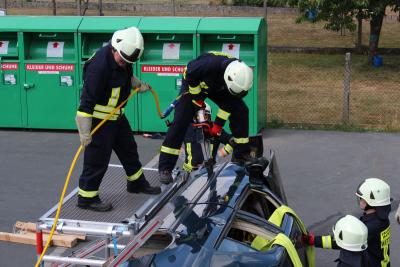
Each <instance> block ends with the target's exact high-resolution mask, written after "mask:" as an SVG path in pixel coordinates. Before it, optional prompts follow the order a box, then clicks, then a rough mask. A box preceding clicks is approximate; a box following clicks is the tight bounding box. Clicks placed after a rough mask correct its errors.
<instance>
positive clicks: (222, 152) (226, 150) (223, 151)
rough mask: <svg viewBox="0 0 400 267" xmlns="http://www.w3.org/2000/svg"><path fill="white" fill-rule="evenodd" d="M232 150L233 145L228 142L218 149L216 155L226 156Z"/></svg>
mask: <svg viewBox="0 0 400 267" xmlns="http://www.w3.org/2000/svg"><path fill="white" fill-rule="evenodd" d="M232 152H233V147H232V146H231V145H230V144H226V145H225V146H223V147H221V148H220V149H218V152H217V153H218V156H219V157H221V158H225V157H227V156H228V155H229V154H231V153H232Z"/></svg>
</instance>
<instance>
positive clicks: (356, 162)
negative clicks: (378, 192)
mask: <svg viewBox="0 0 400 267" xmlns="http://www.w3.org/2000/svg"><path fill="white" fill-rule="evenodd" d="M136 140H137V142H138V145H139V153H140V156H141V159H142V162H143V164H146V163H147V162H149V161H150V160H151V159H152V158H153V157H154V156H155V155H156V154H157V150H158V149H159V146H160V143H161V141H160V140H151V139H145V138H142V137H141V136H137V137H136ZM264 144H265V146H266V147H268V148H271V149H274V150H275V151H276V155H277V159H278V164H279V167H280V171H281V175H282V178H283V183H284V186H285V190H286V194H287V196H288V199H289V204H290V206H291V207H293V208H294V209H295V210H296V211H297V212H298V213H299V215H300V216H301V217H302V218H303V220H304V221H305V223H306V225H307V226H308V227H310V228H311V229H312V230H313V231H314V232H316V233H317V234H323V233H329V232H330V230H331V227H332V225H333V224H334V222H335V221H336V220H337V218H338V217H340V216H342V215H344V214H349V213H351V214H355V215H359V214H360V213H361V212H360V210H359V209H358V208H357V205H356V198H355V196H354V190H355V188H356V187H357V186H358V184H359V183H360V182H361V181H362V178H366V177H384V178H385V179H386V180H387V182H388V183H389V184H390V185H391V186H392V197H393V198H394V199H395V206H396V207H397V203H398V199H399V198H400V182H399V178H398V177H399V172H400V171H399V168H400V164H399V155H400V136H399V135H397V134H382V133H342V132H328V131H296V130H270V131H267V132H266V133H265V140H264ZM77 147H78V137H77V134H76V133H71V132H38V131H33V132H30V131H8V130H1V131H0V183H1V186H0V212H1V214H2V215H1V216H0V231H7V232H10V231H12V225H13V224H14V223H15V221H16V220H25V221H35V220H36V219H37V218H38V217H39V216H41V215H42V214H43V213H44V212H45V211H47V210H48V209H49V208H50V207H52V206H53V205H54V204H55V203H56V202H57V201H58V197H59V194H60V192H61V189H62V185H63V183H64V179H65V175H66V173H67V171H68V167H69V165H70V162H71V160H72V156H73V155H74V153H75V151H76V149H77ZM111 163H114V164H119V162H118V159H116V158H115V157H113V158H112V160H111ZM81 165H82V162H81V161H79V162H78V164H77V169H76V171H75V173H74V178H73V179H72V180H71V185H70V188H69V190H71V189H73V188H74V187H76V185H77V176H78V175H79V173H80V170H81ZM391 220H392V222H393V224H392V245H391V260H392V266H400V255H399V253H398V252H399V250H400V226H399V225H397V224H395V223H394V219H393V214H391ZM316 252H317V266H323V267H324V266H335V264H334V263H333V260H334V259H335V258H336V255H337V252H335V251H329V250H321V249H318V250H317V251H316ZM35 257H36V256H35V249H34V247H33V246H29V245H19V244H12V243H5V242H0V266H32V264H33V263H34V261H35Z"/></svg>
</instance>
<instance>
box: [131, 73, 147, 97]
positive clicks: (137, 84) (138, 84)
mask: <svg viewBox="0 0 400 267" xmlns="http://www.w3.org/2000/svg"><path fill="white" fill-rule="evenodd" d="M131 83H132V88H133V89H136V88H139V93H144V92H146V91H149V90H150V89H151V87H150V85H149V84H148V83H146V82H143V81H141V80H139V79H138V78H136V77H135V76H132V79H131Z"/></svg>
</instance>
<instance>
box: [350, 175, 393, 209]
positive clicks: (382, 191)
mask: <svg viewBox="0 0 400 267" xmlns="http://www.w3.org/2000/svg"><path fill="white" fill-rule="evenodd" d="M356 195H357V196H358V197H360V198H362V199H364V200H365V202H367V204H368V205H369V206H371V207H382V206H387V205H390V204H391V199H390V186H389V185H388V184H387V183H386V182H384V181H383V180H381V179H378V178H367V179H365V181H364V182H362V183H361V184H360V185H359V186H358V188H357V192H356Z"/></svg>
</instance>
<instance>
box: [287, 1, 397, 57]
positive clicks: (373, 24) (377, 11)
mask: <svg viewBox="0 0 400 267" xmlns="http://www.w3.org/2000/svg"><path fill="white" fill-rule="evenodd" d="M283 2H285V3H286V4H288V5H290V6H297V7H298V8H299V10H300V12H301V16H300V17H299V18H298V20H297V21H298V22H303V21H306V20H311V21H313V22H316V21H326V24H325V28H326V29H328V30H332V31H340V30H343V29H348V30H350V31H354V30H355V29H356V28H357V27H356V24H355V21H357V22H358V25H359V27H358V29H359V32H358V36H359V37H358V38H359V40H360V38H361V25H362V20H365V19H368V20H369V22H370V23H369V24H370V36H369V55H370V58H372V57H373V56H374V55H375V54H376V51H377V49H378V44H379V37H380V34H381V29H382V22H383V18H384V16H385V12H386V9H387V8H391V9H392V10H394V11H399V10H400V0H283Z"/></svg>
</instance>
